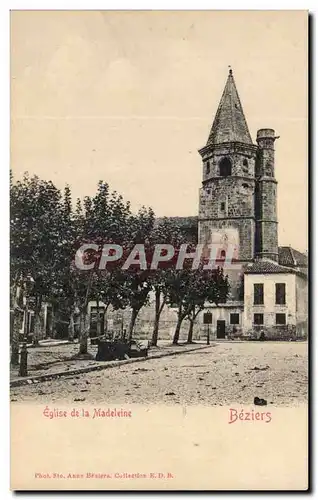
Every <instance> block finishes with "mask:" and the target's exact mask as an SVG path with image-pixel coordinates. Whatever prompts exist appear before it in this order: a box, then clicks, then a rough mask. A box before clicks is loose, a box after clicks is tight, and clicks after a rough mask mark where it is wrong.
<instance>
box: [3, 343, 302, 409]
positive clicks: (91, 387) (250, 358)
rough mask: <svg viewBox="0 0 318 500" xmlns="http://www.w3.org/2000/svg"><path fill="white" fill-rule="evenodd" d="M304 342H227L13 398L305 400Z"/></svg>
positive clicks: (26, 389)
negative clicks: (255, 398) (256, 398)
mask: <svg viewBox="0 0 318 500" xmlns="http://www.w3.org/2000/svg"><path fill="white" fill-rule="evenodd" d="M307 357H308V344H307V343H306V342H227V343H213V344H211V346H210V347H208V348H207V349H203V350H199V351H195V352H193V353H191V352H188V353H184V354H179V355H173V356H170V357H163V358H160V359H149V360H147V361H143V362H142V363H132V364H128V365H123V366H117V367H113V368H110V369H108V370H104V371H98V372H90V373H84V374H80V375H76V376H64V377H61V378H59V379H56V380H50V381H46V382H40V383H37V384H32V385H31V384H30V385H27V386H22V387H13V388H12V389H11V401H17V402H22V401H25V402H38V403H43V404H47V403H49V402H50V403H53V402H54V403H57V402H61V403H64V404H73V402H74V401H82V402H83V403H85V404H94V403H98V404H103V405H109V404H117V405H118V404H120V405H127V404H154V403H155V404H168V405H169V404H170V405H173V404H186V405H191V404H204V405H217V406H220V405H229V404H231V403H236V404H242V405H244V404H249V405H250V404H253V401H254V397H256V396H257V397H259V398H264V399H266V400H267V404H268V405H275V406H278V405H284V406H296V405H299V404H302V403H305V402H306V401H307V383H308V376H307V375H308V374H307V372H308V366H307Z"/></svg>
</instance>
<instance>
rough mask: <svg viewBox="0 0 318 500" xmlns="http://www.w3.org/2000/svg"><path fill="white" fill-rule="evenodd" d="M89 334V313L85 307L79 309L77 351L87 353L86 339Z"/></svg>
mask: <svg viewBox="0 0 318 500" xmlns="http://www.w3.org/2000/svg"><path fill="white" fill-rule="evenodd" d="M88 334H89V315H88V314H87V309H84V310H82V311H81V314H80V332H79V344H80V347H79V353H80V354H87V340H88Z"/></svg>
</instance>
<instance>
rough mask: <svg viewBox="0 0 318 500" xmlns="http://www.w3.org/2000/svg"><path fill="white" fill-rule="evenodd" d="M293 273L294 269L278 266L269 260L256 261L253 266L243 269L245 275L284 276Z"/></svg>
mask: <svg viewBox="0 0 318 500" xmlns="http://www.w3.org/2000/svg"><path fill="white" fill-rule="evenodd" d="M286 273H295V269H291V268H289V267H284V266H280V265H279V264H277V263H276V262H273V261H271V260H257V261H256V262H253V264H250V265H249V264H248V265H247V266H246V268H245V274H286Z"/></svg>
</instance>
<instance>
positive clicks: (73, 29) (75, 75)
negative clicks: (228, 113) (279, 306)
mask: <svg viewBox="0 0 318 500" xmlns="http://www.w3.org/2000/svg"><path fill="white" fill-rule="evenodd" d="M228 65H231V67H232V69H233V74H234V78H235V81H236V85H237V89H238V92H239V95H240V98H241V102H242V105H243V109H244V112H245V116H246V118H247V122H248V125H249V129H250V132H251V135H252V138H253V140H255V136H256V131H257V129H259V128H266V127H270V128H274V129H275V130H276V132H277V135H279V136H280V139H279V140H278V141H276V178H277V180H278V217H279V226H278V227H279V244H280V245H288V244H291V245H292V246H294V247H296V248H298V249H300V250H305V249H306V248H307V171H308V161H307V13H306V12H305V11H298V12H297V11H294V12H292V11H290V12H288V11H280V12H279V11H278V12H270V11H268V12H267V11H264V12H259V11H258V12H257V11H249V12H225V11H224V12H217V11H216V12H212V11H208V12H107V11H104V12H100V11H83V12H77V11H65V12H63V11H51V12H50V11H38V12H32V11H21V12H13V13H12V15H11V78H12V86H11V99H12V101H11V116H12V124H11V127H12V128H11V144H12V148H11V149H12V151H11V164H12V168H13V171H14V174H15V175H16V176H17V177H19V176H21V175H22V173H23V172H24V171H29V172H30V173H32V174H38V175H39V176H40V177H42V178H45V179H52V180H53V182H54V183H55V184H56V185H57V186H58V187H60V188H63V187H64V185H65V184H66V183H68V184H70V185H71V187H72V191H73V196H74V198H75V197H78V196H79V197H83V196H85V195H92V194H93V193H94V191H95V187H96V183H97V182H98V180H99V179H103V180H105V181H107V182H108V183H109V184H110V186H111V188H112V189H114V190H117V191H118V192H120V193H121V194H122V195H123V196H124V198H125V199H127V200H130V201H131V203H132V207H133V209H137V208H139V207H140V206H141V205H150V206H152V207H153V209H154V210H155V212H156V214H157V215H158V216H164V215H180V216H186V215H197V213H198V191H199V188H200V185H201V177H202V165H201V159H200V156H199V154H198V152H197V150H198V149H199V148H201V147H202V146H204V145H205V143H206V141H207V137H208V134H209V130H210V126H211V124H212V121H213V118H214V114H215V112H216V109H217V105H218V103H219V100H220V98H221V94H222V92H223V88H224V85H225V82H226V78H227V74H228Z"/></svg>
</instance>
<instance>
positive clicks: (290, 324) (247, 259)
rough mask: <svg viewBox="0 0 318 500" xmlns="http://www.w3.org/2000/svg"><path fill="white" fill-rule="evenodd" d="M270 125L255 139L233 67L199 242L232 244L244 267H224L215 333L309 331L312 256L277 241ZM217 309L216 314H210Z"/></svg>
mask: <svg viewBox="0 0 318 500" xmlns="http://www.w3.org/2000/svg"><path fill="white" fill-rule="evenodd" d="M277 139H279V137H277V136H276V134H275V131H274V130H273V129H271V128H263V129H260V130H258V131H257V135H256V142H255V143H254V142H253V141H252V138H251V135H250V132H249V129H248V125H247V121H246V119H245V116H244V112H243V108H242V104H241V101H240V98H239V95H238V91H237V88H236V85H235V81H234V77H233V73H232V70H231V69H230V71H229V75H228V78H227V82H226V85H225V88H224V91H223V94H222V97H221V101H220V104H219V107H218V109H217V112H216V115H215V118H214V121H213V124H212V127H211V131H210V134H209V137H208V140H207V143H206V145H205V146H204V147H203V148H202V149H200V150H199V153H200V155H201V158H202V187H201V189H200V197H199V217H198V242H199V243H203V244H206V245H207V244H211V243H212V244H213V243H214V244H216V245H217V246H219V247H220V256H221V257H225V256H226V252H227V249H228V246H229V245H231V247H232V248H233V246H234V249H235V250H234V253H233V257H234V258H235V261H236V262H237V264H239V265H238V266H236V267H237V268H238V269H233V270H231V267H229V269H228V270H226V272H227V274H228V276H229V280H230V283H231V292H230V297H229V300H228V301H227V303H226V304H224V305H223V306H221V307H220V306H219V307H213V306H211V308H209V309H210V310H211V311H210V312H209V314H206V316H205V319H204V318H203V323H207V322H208V321H211V329H212V332H213V333H214V334H215V337H216V338H226V337H235V336H251V337H257V336H259V335H260V332H261V331H263V332H264V333H265V335H266V336H267V337H271V338H287V337H288V338H290V337H296V336H305V335H306V323H307V257H306V255H304V254H302V253H300V252H297V251H295V250H294V249H292V248H290V247H279V246H278V234H277V226H278V221H277V181H276V179H275V141H276V140H277ZM211 313H212V314H211Z"/></svg>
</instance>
